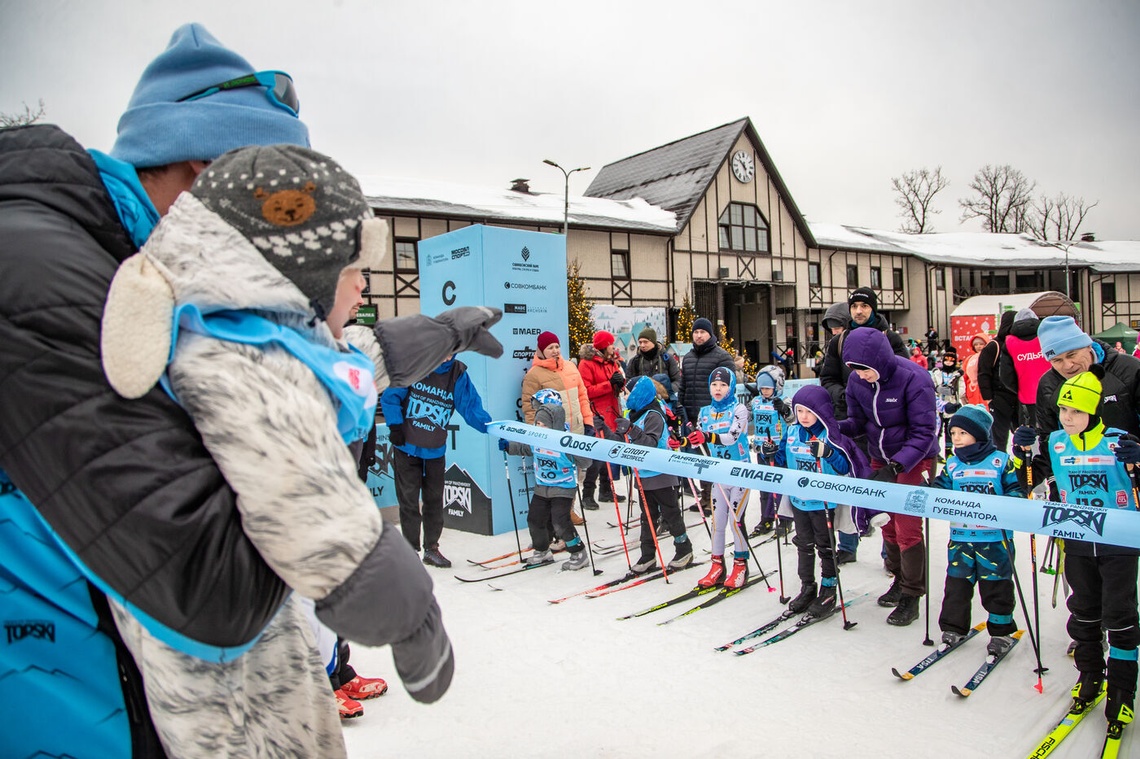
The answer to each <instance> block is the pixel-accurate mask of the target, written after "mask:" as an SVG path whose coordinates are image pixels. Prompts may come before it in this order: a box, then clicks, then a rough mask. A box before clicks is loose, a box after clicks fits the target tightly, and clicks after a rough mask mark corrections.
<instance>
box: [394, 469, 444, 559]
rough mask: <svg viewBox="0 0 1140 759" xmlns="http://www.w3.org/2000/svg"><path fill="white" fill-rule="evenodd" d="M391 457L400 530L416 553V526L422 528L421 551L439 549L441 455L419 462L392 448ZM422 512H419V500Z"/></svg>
mask: <svg viewBox="0 0 1140 759" xmlns="http://www.w3.org/2000/svg"><path fill="white" fill-rule="evenodd" d="M392 450H393V452H394V454H395V458H394V466H393V469H394V470H395V473H396V500H397V501H399V503H400V531H401V532H403V533H404V537H405V538H407V540H408V543H410V544H411V546H412V548H414V549H415V550H416V551H419V550H420V525H421V524H422V525H423V533H424V541H423V547H424V548H439V536H440V535H441V534H443V472H444V469H445V466H446V465H445V462H444V459H443V456H440V457H439V458H436V459H421V458H419V457H417V456H409V455H408V454H406V453H404V452H403V451H401V450H400V449H399V448H393V449H392ZM421 494H422V497H423V513H422V515H421V513H420V497H421Z"/></svg>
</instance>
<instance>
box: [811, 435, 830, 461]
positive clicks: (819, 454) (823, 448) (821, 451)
mask: <svg viewBox="0 0 1140 759" xmlns="http://www.w3.org/2000/svg"><path fill="white" fill-rule="evenodd" d="M832 453H833V451H832V450H831V446H830V445H828V444H827V441H826V440H812V441H811V455H812V456H815V457H816V458H817V459H826V458H827V457H829V456H830V455H831V454H832Z"/></svg>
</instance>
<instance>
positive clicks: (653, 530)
mask: <svg viewBox="0 0 1140 759" xmlns="http://www.w3.org/2000/svg"><path fill="white" fill-rule="evenodd" d="M625 441H626V442H627V443H628V442H629V438H628V437H627V438H626V439H625ZM631 471H632V472H633V478H634V480H636V482H637V492H638V495H639V499H640V500H641V520H642V521H641V529H642V532H644V531H645V530H649V534H650V536H651V537H652V538H653V548H654V549H655V550H656V551H657V560H658V561H659V562H661V576H662V577H664V578H665V582H666V583H668V582H670V580H669V571H668V567H666V566H665V555H664V554H662V553H661V543H660V541H658V540H657V525H655V524H654V523H653V516H652V515H651V514H650V513H649V501H647V500H645V485H643V484H642V482H641V472H640V471H638V469H637V468H636V467H634V468H632V470H631ZM660 510H661V509H660V508H658V511H660Z"/></svg>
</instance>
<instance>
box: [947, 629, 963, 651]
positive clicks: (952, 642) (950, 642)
mask: <svg viewBox="0 0 1140 759" xmlns="http://www.w3.org/2000/svg"><path fill="white" fill-rule="evenodd" d="M965 637H966V636H965V635H963V634H962V633H956V632H954V631H953V630H943V631H942V643H943V644H944V645H946V646H947V647H948V648H954V646H957V645H958V644H959V643H961V642H962V640H963V639H964V638H965Z"/></svg>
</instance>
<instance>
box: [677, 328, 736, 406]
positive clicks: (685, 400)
mask: <svg viewBox="0 0 1140 759" xmlns="http://www.w3.org/2000/svg"><path fill="white" fill-rule="evenodd" d="M718 366H723V367H727V368H728V370H729V371H732V372H735V371H736V364H735V363H733V360H732V354H730V353H729V352H728V351H726V350H725V349H724V348H722V347H720V345H719V344H718V343H717V342H716V341H715V340H712V339H709V340H708V341H707V342H706V343H705V344H704V345H694V346H693V349H692V350H691V351H689V352H688V353H686V354H685V357H684V358H683V359H682V360H681V405H682V406H684V408H685V414H686V415H687V416H688V418H689V421H690V422H694V423H695V422H696V421H697V417H698V416H699V415H700V413H701V409H702V408H704V407H705V406H707V405H709V404H710V403H712V396H711V395H709V375H710V374H712V373H713V369H716V368H717V367H718Z"/></svg>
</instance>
